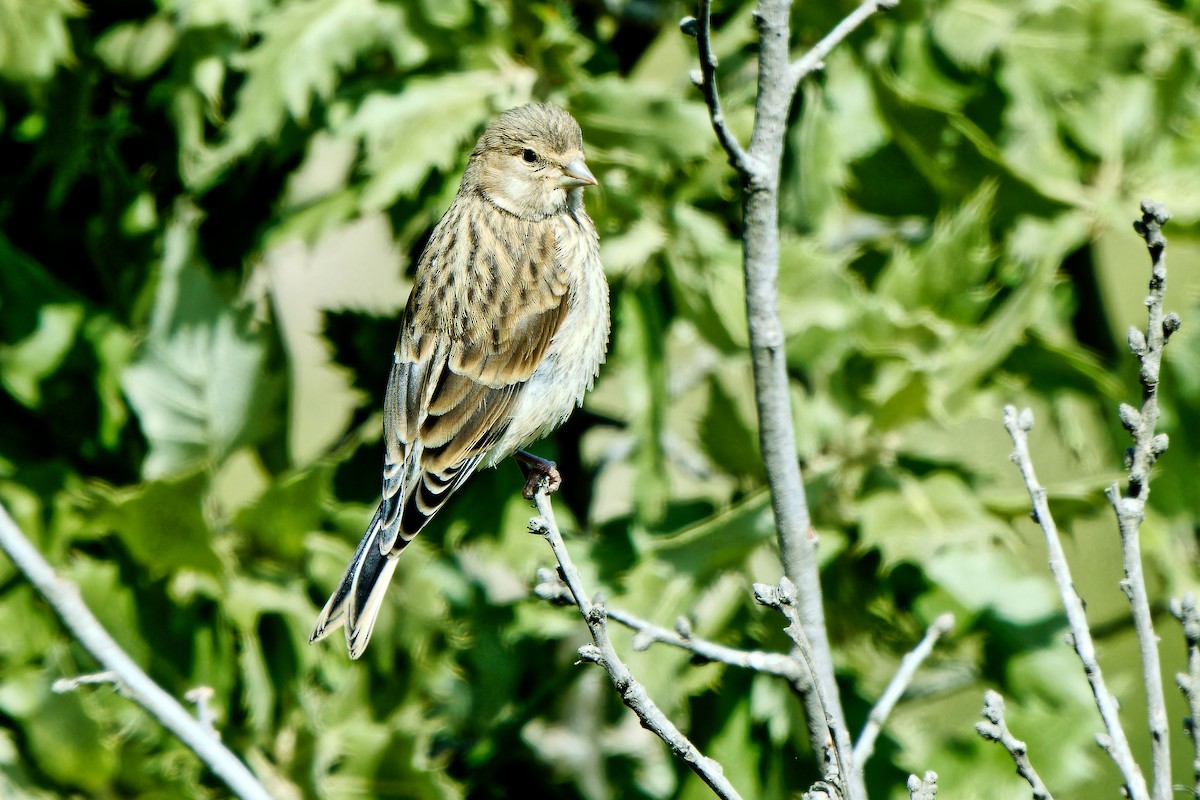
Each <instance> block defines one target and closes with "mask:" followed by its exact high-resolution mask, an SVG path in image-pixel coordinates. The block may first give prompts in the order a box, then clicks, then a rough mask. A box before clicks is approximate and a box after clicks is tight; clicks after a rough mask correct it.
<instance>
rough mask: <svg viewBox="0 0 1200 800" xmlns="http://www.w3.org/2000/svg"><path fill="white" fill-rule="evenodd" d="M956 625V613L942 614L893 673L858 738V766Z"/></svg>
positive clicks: (855, 759) (872, 749) (864, 761)
mask: <svg viewBox="0 0 1200 800" xmlns="http://www.w3.org/2000/svg"><path fill="white" fill-rule="evenodd" d="M952 627H954V615H953V614H942V615H941V616H939V617H938V618H937V619H935V620H934V621H933V624H932V625H930V626H929V629H928V630H926V631H925V636H924V637H923V638H922V639H921V641H920V642H918V643H917V646H916V647H914V648H913V649H912V650H911V651H910V652H909V653H907V654H905V656H904V658H902V659H901V660H900V668H899V669H897V670H896V674H895V675H893V676H892V680H891V681H890V682H889V683H888V685H887V688H886V689H884V690H883V694H882V695H880V696H879V701H878V702H877V703H875V707H874V708H872V709H871V713H870V714H869V715H867V724H866V725H864V726H863V729H862V733H860V734H859V736H858V741H857V742H855V743H854V763H855V764H857V765H858V767H859V769H862V768H863V767H864V766H866V763H867V760H868V759H869V758H870V757H871V754H872V753H874V752H875V740H876V739H877V738H878V737H879V733H880V731H882V730H883V725H884V723H885V722H887V718H888V715H889V714H891V713H892V709H893V708H895V707H896V703H898V702H900V698H901V697H903V696H904V691H905V690H906V689H907V688H908V684H910V683H911V682H912V679H913V676H914V675H916V674H917V670H918V669H920V668H921V664H922V663H924V661H925V659H927V658H929V654H930V653H932V652H933V647H934V645H936V644H937V641H938V639H940V638H942V636H943V635H945V634H946V633H947V632H949V630H950V629H951V628H952Z"/></svg>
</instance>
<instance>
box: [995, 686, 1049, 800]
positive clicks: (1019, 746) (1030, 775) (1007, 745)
mask: <svg viewBox="0 0 1200 800" xmlns="http://www.w3.org/2000/svg"><path fill="white" fill-rule="evenodd" d="M981 713H982V714H983V718H984V719H985V720H987V721H986V722H977V723H975V730H976V731H977V732H978V733H979V735H980V736H982V737H983V738H984V739H987V740H988V741H989V742H999V744H1000V746H1001V747H1003V748H1004V749H1005V750H1007V751H1008V754H1009V755H1010V756H1012V760H1013V763H1014V764H1016V765H1017V774H1018V775H1020V776H1021V777H1022V778H1024V779H1025V780H1026V781H1028V782H1029V786H1030V788H1032V789H1033V800H1054V798H1053V797H1052V796H1051V795H1050V790H1049V789H1047V788H1046V784H1044V783H1042V777H1041V776H1040V775H1038V773H1037V770H1036V769H1034V768H1033V764H1032V763H1031V762H1030V761H1029V752H1028V749H1027V748H1026V747H1025V743H1024V742H1022V741H1021V740H1020V739H1018V738H1017V737H1015V736H1013V735H1012V731H1010V730H1009V729H1008V723H1007V722H1006V721H1005V719H1004V698H1003V697H1001V696H1000V694H999V693H998V692H993V691H991V690H989V691H986V692H984V693H983V711H982V712H981Z"/></svg>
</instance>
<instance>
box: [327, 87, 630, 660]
mask: <svg viewBox="0 0 1200 800" xmlns="http://www.w3.org/2000/svg"><path fill="white" fill-rule="evenodd" d="M595 185H596V179H595V178H594V177H593V176H592V173H591V172H590V171H589V170H588V168H587V165H586V164H585V163H584V160H583V135H582V133H581V132H580V129H579V123H577V122H576V121H575V120H574V118H572V117H571V115H570V114H568V113H567V112H566V111H563V110H562V109H561V108H558V107H557V106H553V105H541V104H531V105H525V106H521V107H519V108H514V109H512V110H510V111H506V112H505V113H503V114H501V115H500V117H498V118H497V119H496V120H495V121H494V122H493V123H492V124H491V125H490V126H489V127H488V129H487V130H486V131H484V133H483V135H482V136H481V137H480V138H479V141H478V143H477V144H476V145H475V149H474V150H473V151H472V152H471V156H470V159H469V160H468V161H467V168H466V171H465V172H464V173H463V177H462V183H461V184H460V185H459V187H458V194H457V195H455V197H454V202H453V203H452V204H451V205H450V208H449V210H448V211H447V212H446V214H445V216H443V217H442V219H441V221H440V222H438V224H437V227H436V228H434V231H433V235H432V236H431V237H430V239H429V244H427V245H426V246H425V250H424V252H423V253H422V254H421V258H420V261H419V262H418V263H417V273H416V278H415V281H414V284H413V289H412V293H411V294H410V295H409V298H408V305H407V307H406V308H405V310H404V318H403V323H402V327H401V330H400V338H399V341H398V342H397V343H396V352H395V357H394V361H393V363H392V371H391V375H390V377H389V379H388V385H387V395H386V399H385V401H384V409H383V438H384V446H385V456H384V463H383V499H382V501H381V502H380V503H379V509H378V510H377V511H376V512H375V516H374V518H373V519H372V520H371V523H370V525H368V526H367V532H366V534H365V535H364V536H363V538H362V541H361V542H359V545H358V549H357V550H355V551H354V556H353V557H352V558H351V559H350V565H349V567H347V569H346V574H345V575H344V576H343V577H342V581H341V584H340V585H339V586H338V588H337V591H335V592H334V593H333V596H332V597H330V598H329V602H328V603H326V604H325V608H324V609H323V610H322V611H321V615H320V616H319V617H318V618H317V623H316V626H315V627H314V628H313V632H312V635H311V636H310V637H309V641H312V642H315V641H317V640H318V639H321V638H323V637H324V636H326V635H327V634H328V633H329V632H330V631H332V630H334V629H335V628H336V627H337V626H338V625H344V626H345V633H346V646H347V647H348V648H349V650H350V657H351V658H358V657H359V656H361V655H362V653H363V651H364V650H365V649H366V646H367V641H368V640H369V639H370V638H371V630H372V628H373V627H374V625H375V619H376V617H377V616H378V614H379V609H380V604H381V603H382V600H383V595H384V592H385V590H386V589H387V586H388V583H389V582H390V581H391V578H392V573H393V572H395V569H396V559H397V557H398V556H399V555H400V553H401V552H403V550H404V548H405V547H407V546H408V543H409V542H410V541H412V539H413V537H414V536H416V535H417V533H419V532H420V530H421V529H422V528H423V527H425V524H426V523H427V522H429V520H430V518H431V517H432V516H433V515H434V514H436V513H437V511H438V509H440V508H441V507H442V506H443V505H444V504H445V503H446V501H447V500H448V499H449V498H450V495H452V494H453V493H454V492H455V491H456V490H457V489H458V488H459V487H460V486H462V485H463V483H465V482H466V480H467V478H468V477H470V475H471V474H472V473H473V472H474V471H475V470H476V469H478V468H480V467H490V466H494V465H495V464H496V463H497V462H499V461H500V460H502V459H504V458H506V457H508V456H510V455H513V454H514V453H516V454H517V457H518V458H519V459H520V460H521V461H522V462H523V463H524V464H526V466H527V467H528V468H529V469H530V470H532V473H531V475H530V481H529V482H528V483H527V484H526V491H525V494H526V496H527V497H531V496H532V492H533V489H534V487H535V485H536V478H537V477H538V475H545V476H547V477H548V479H549V483H550V488H551V490H553V489H555V488H557V484H558V482H559V478H558V473H557V470H555V468H554V464H553V463H552V462H549V461H543V460H542V459H539V458H537V457H535V456H531V455H529V454H527V453H523V452H520V448H523V447H525V446H526V445H528V444H529V443H530V442H532V441H534V440H536V439H539V438H541V437H543V436H545V435H546V434H548V433H549V432H550V431H552V430H554V429H555V428H557V427H558V426H559V425H561V424H562V423H563V422H564V421H565V420H566V418H567V417H568V416H569V415H570V413H571V410H572V409H573V408H574V407H575V406H576V405H578V404H580V403H581V402H582V401H583V395H584V393H585V392H586V391H587V390H588V389H589V388H591V385H592V382H593V381H594V380H595V377H596V374H597V371H598V370H599V367H600V364H601V363H602V362H603V361H604V354H605V350H606V349H607V346H608V333H609V316H608V284H607V282H606V281H605V279H604V270H603V268H602V267H601V264H600V249H599V242H598V239H597V235H596V228H595V226H594V225H593V224H592V220H591V219H590V218H589V217H588V215H587V212H586V211H584V208H583V188H584V187H585V186H595Z"/></svg>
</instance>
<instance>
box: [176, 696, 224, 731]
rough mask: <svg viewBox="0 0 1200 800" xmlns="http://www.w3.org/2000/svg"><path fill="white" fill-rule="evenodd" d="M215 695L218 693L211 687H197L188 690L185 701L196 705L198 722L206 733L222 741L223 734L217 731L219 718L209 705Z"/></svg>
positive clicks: (184, 697)
mask: <svg viewBox="0 0 1200 800" xmlns="http://www.w3.org/2000/svg"><path fill="white" fill-rule="evenodd" d="M215 695H216V691H215V690H214V689H213V688H212V687H211V686H197V687H196V688H194V689H188V690H187V691H186V692H185V693H184V695H183V699H184V700H187V701H188V702H189V703H194V704H195V706H196V721H197V722H199V723H200V724H201V725H203V726H204V729H205V730H206V731H208V732H209V733H211V734H212V735H213V736H216V737H217V738H218V739H220V738H221V734H220V732H219V731H217V718H216V715H215V714H213V710H212V706H211V705H210V704H209V701H211V700H212V699H213V697H214V696H215Z"/></svg>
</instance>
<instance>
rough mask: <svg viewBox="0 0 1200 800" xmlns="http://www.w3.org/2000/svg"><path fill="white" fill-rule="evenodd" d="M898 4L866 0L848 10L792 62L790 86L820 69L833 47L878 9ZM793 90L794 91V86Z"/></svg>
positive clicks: (895, 2)
mask: <svg viewBox="0 0 1200 800" xmlns="http://www.w3.org/2000/svg"><path fill="white" fill-rule="evenodd" d="M899 4H900V0H866V2H865V3H863V4H862V5H860V6H859V7H858V8H856V9H854V11H852V12H850V15H849V16H847V17H846V18H845V19H843V20H842V21H841V22H839V23H838V24H837V26H836V27H834V29H833V30H831V31H830V32H829V33H828V34H826V36H825V38H824V39H822V40H821V41H819V42H817V43H816V44H815V45H814V46H813V48H812V49H811V50H809V51H808V52H807V53H805V54H804V55H803V56H801V57H800V58H799V59H797V60H796V61H795V63H793V64H792V67H791V73H790V80H791V82H792V86H793V87H795V86H796V85H797V84H799V83H800V81H802V80H804V79H805V78H806V77H808V76H809V75H810V74H811V73H812V72H814V71H815V70H818V69H820V68H821V66H822V64H823V63H824V61H825V59H826V57H828V56H829V54H830V53H832V52H833V48H835V47H837V46H838V45H839V44H841V43H842V40H844V39H845V38H846V37H847V36H849V35H850V34H852V33H854V31H856V30H858V28H859V27H860V26H861V25H862V24H863V23H864V22H866V21H867V20H868V19H870V18H871V17H872V16H874V15H875V14H876V13H878V12H879V11H886V10H889V9H892V8H895V7H896V6H898V5H899ZM793 91H795V89H794V88H793Z"/></svg>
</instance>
